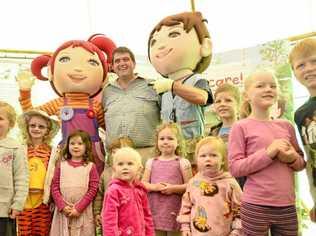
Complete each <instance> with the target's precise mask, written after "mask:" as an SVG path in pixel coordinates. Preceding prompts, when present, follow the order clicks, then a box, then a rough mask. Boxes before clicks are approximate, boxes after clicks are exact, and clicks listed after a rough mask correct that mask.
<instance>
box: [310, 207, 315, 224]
mask: <svg viewBox="0 0 316 236" xmlns="http://www.w3.org/2000/svg"><path fill="white" fill-rule="evenodd" d="M309 217H310V218H311V221H313V222H316V205H314V207H313V208H312V209H311V210H310V212H309Z"/></svg>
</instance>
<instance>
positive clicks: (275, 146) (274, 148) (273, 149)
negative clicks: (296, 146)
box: [267, 139, 289, 159]
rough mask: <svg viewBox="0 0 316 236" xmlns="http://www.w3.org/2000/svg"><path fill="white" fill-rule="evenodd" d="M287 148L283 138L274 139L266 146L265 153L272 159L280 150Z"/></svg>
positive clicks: (287, 145) (287, 144) (286, 142)
mask: <svg viewBox="0 0 316 236" xmlns="http://www.w3.org/2000/svg"><path fill="white" fill-rule="evenodd" d="M288 148H289V143H288V141H287V140H285V139H275V140H274V141H273V142H272V143H271V144H270V145H269V146H268V148H267V155H268V156H269V157H270V158H271V159H274V158H275V157H276V155H278V153H279V151H280V150H283V151H285V150H287V149H288Z"/></svg>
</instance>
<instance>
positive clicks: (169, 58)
mask: <svg viewBox="0 0 316 236" xmlns="http://www.w3.org/2000/svg"><path fill="white" fill-rule="evenodd" d="M148 55H149V60H150V62H151V64H152V65H153V66H154V68H155V69H156V70H157V72H159V73H160V74H161V75H162V76H163V77H165V79H158V80H156V81H155V82H154V83H153V86H154V89H155V90H156V92H157V93H158V94H162V102H161V118H162V120H163V121H174V122H177V123H179V124H180V126H181V129H182V132H183V135H184V137H185V139H186V144H187V149H188V150H187V151H188V156H187V157H188V159H190V160H191V162H192V160H193V153H194V149H195V144H196V143H197V142H198V141H199V140H200V139H201V137H202V136H204V123H205V122H204V108H205V106H206V105H209V104H211V103H212V102H213V97H212V94H211V90H210V87H209V84H208V81H207V80H206V79H203V78H202V77H201V76H200V75H199V73H202V72H203V71H204V70H205V69H206V68H207V67H208V66H209V64H210V62H211V57H212V43H211V39H210V35H209V32H208V30H207V28H206V25H205V20H204V19H203V17H202V14H201V13H200V12H184V13H180V14H176V15H172V16H168V17H166V18H164V19H163V20H161V21H160V22H159V23H158V24H157V25H156V26H155V28H154V29H153V30H152V32H151V34H150V36H149V40H148Z"/></svg>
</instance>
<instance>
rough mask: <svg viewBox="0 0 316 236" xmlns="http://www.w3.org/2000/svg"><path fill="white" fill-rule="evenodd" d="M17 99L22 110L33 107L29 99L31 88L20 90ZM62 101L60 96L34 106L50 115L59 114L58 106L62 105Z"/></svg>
mask: <svg viewBox="0 0 316 236" xmlns="http://www.w3.org/2000/svg"><path fill="white" fill-rule="evenodd" d="M19 101H20V104H21V107H22V110H23V111H27V110H30V109H33V108H35V107H33V104H32V101H31V90H28V91H23V90H20V98H19ZM62 103H63V101H62V98H56V99H54V100H52V101H49V102H47V103H45V104H43V105H41V106H38V107H36V108H37V109H40V110H43V111H45V112H47V114H48V115H50V116H51V115H57V116H59V112H60V107H61V106H62Z"/></svg>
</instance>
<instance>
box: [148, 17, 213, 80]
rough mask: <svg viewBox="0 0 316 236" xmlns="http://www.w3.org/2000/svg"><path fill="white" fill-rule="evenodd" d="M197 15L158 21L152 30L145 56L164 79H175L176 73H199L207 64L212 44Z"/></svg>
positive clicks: (209, 60)
mask: <svg viewBox="0 0 316 236" xmlns="http://www.w3.org/2000/svg"><path fill="white" fill-rule="evenodd" d="M205 21H206V20H204V19H203V17H202V14H201V13H200V12H184V13H180V14H176V15H172V16H168V17H166V18H164V19H163V20H161V21H160V22H159V23H158V24H157V25H156V26H155V28H154V29H153V30H152V31H151V33H150V36H149V40H148V56H149V60H150V62H151V63H152V65H153V66H154V67H155V69H156V70H157V71H158V72H159V73H160V74H161V75H162V76H164V77H169V78H172V79H177V78H176V76H174V75H176V74H179V73H180V74H183V73H181V71H184V70H186V71H188V72H189V73H190V72H191V73H192V72H193V73H201V72H203V71H204V70H205V69H206V68H207V67H208V66H209V64H210V62H211V58H212V43H211V39H210V35H209V32H208V30H207V28H206V25H205Z"/></svg>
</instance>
